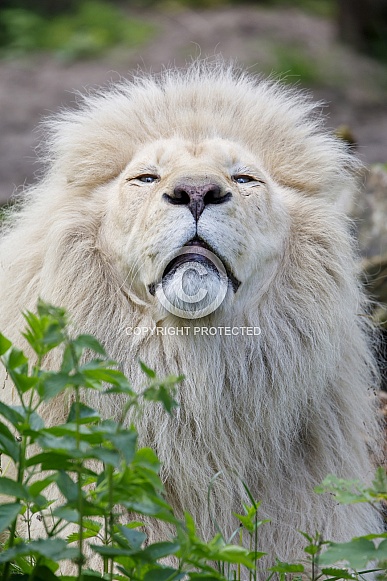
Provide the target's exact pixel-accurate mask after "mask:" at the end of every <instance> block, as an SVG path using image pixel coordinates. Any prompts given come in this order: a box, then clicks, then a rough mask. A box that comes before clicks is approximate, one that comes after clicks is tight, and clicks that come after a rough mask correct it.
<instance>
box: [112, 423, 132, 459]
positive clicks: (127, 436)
mask: <svg viewBox="0 0 387 581" xmlns="http://www.w3.org/2000/svg"><path fill="white" fill-rule="evenodd" d="M109 440H110V441H111V442H112V443H113V444H114V446H115V447H116V448H117V450H118V451H119V452H121V454H122V455H123V457H124V459H125V462H126V463H127V464H131V463H132V461H133V458H134V455H135V453H136V446H137V432H136V431H135V430H130V431H129V430H125V431H120V432H118V433H117V434H113V435H112V436H109Z"/></svg>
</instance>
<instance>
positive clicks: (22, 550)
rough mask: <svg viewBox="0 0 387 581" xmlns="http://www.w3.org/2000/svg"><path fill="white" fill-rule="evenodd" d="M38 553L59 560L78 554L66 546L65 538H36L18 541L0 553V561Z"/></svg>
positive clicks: (71, 557) (75, 550) (3, 561)
mask: <svg viewBox="0 0 387 581" xmlns="http://www.w3.org/2000/svg"><path fill="white" fill-rule="evenodd" d="M31 554H32V555H40V556H42V557H46V558H47V559H52V560H54V561H60V560H62V559H73V558H75V557H77V556H78V550H77V549H72V548H68V547H67V543H66V541H65V539H58V538H56V539H54V538H52V539H50V538H49V539H38V540H36V541H31V542H30V543H20V544H18V545H16V546H14V547H12V549H8V550H7V551H4V552H3V553H0V563H6V562H7V561H12V560H13V559H14V558H15V557H18V556H21V555H31Z"/></svg>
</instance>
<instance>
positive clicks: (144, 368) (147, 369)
mask: <svg viewBox="0 0 387 581" xmlns="http://www.w3.org/2000/svg"><path fill="white" fill-rule="evenodd" d="M139 363H140V367H141V369H142V371H143V372H144V373H145V375H147V376H148V377H150V378H151V379H155V377H156V372H155V371H153V369H150V367H147V366H146V365H145V363H144V362H143V361H141V359H140V362H139Z"/></svg>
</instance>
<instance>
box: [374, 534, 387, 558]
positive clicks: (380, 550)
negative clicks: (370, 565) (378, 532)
mask: <svg viewBox="0 0 387 581" xmlns="http://www.w3.org/2000/svg"><path fill="white" fill-rule="evenodd" d="M375 559H378V561H387V539H385V540H384V541H382V542H381V543H380V545H379V546H378V547H377V549H376V551H375Z"/></svg>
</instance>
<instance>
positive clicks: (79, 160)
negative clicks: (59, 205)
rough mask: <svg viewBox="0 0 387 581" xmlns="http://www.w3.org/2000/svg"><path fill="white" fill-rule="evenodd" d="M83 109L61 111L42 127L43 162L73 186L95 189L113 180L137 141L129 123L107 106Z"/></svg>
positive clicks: (128, 158)
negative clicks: (44, 136) (44, 129)
mask: <svg viewBox="0 0 387 581" xmlns="http://www.w3.org/2000/svg"><path fill="white" fill-rule="evenodd" d="M100 105H103V101H102V102H101V104H100ZM87 109H88V110H87V111H85V110H83V109H81V110H80V111H66V112H63V113H62V114H61V116H60V117H59V119H58V118H56V119H54V120H53V121H52V122H50V121H48V123H47V124H46V127H48V133H49V137H48V140H47V142H46V145H45V146H44V150H45V151H46V152H47V155H45V158H46V161H48V163H49V165H50V168H51V171H52V172H53V173H54V174H56V175H60V176H62V177H63V178H64V179H65V180H66V181H67V183H69V184H72V185H74V186H76V187H95V186H97V185H101V184H103V183H105V182H107V181H109V180H111V179H113V178H115V177H116V176H117V175H119V174H120V173H121V171H122V170H123V169H124V168H125V167H126V165H127V164H128V163H129V161H130V159H131V158H132V156H133V152H134V150H135V148H136V146H137V143H138V141H139V140H138V137H137V136H136V135H135V134H134V132H133V129H131V126H130V122H129V120H128V119H126V120H125V119H122V117H120V116H119V115H118V111H117V109H114V108H112V107H111V104H110V107H109V108H106V107H103V106H100V107H98V108H92V107H88V108H87ZM112 109H113V110H112Z"/></svg>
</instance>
